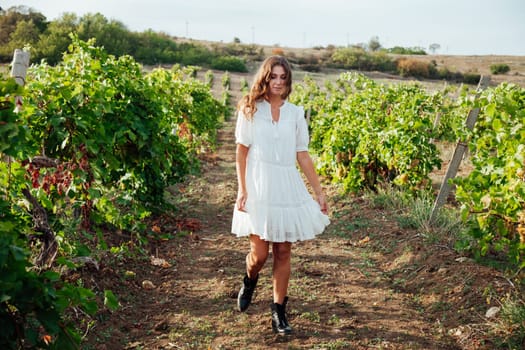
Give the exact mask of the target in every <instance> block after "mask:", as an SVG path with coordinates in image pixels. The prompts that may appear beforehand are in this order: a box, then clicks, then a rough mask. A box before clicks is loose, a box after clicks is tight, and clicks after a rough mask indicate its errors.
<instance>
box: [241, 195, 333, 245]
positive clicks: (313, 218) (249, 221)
mask: <svg viewBox="0 0 525 350" xmlns="http://www.w3.org/2000/svg"><path fill="white" fill-rule="evenodd" d="M257 208H258V209H257V211H256V212H255V213H249V212H241V211H238V210H236V209H235V210H234V213H233V220H232V233H233V234H235V235H237V237H244V236H249V235H251V234H255V235H257V236H259V237H260V238H261V239H263V240H265V241H268V242H297V241H306V240H309V239H313V238H315V237H316V236H317V235H319V234H321V233H323V231H324V230H325V228H326V226H328V225H329V224H330V219H329V218H328V216H327V215H325V214H323V213H322V212H321V210H320V208H319V204H318V203H317V202H316V201H314V200H313V199H312V198H311V199H310V201H308V202H307V203H305V204H303V205H302V206H300V207H295V208H275V207H271V206H261V205H259V206H257Z"/></svg>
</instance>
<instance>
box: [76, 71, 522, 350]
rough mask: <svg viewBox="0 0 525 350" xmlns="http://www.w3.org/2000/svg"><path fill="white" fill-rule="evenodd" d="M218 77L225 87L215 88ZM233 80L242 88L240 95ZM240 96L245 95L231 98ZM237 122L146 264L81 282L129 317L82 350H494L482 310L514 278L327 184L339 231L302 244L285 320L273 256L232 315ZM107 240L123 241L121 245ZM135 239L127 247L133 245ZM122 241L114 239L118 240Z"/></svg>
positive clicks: (178, 197) (99, 325) (161, 223)
mask: <svg viewBox="0 0 525 350" xmlns="http://www.w3.org/2000/svg"><path fill="white" fill-rule="evenodd" d="M218 80H220V79H218ZM238 81H239V77H237V80H236V81H235V80H234V81H232V91H239V90H238V87H237V86H236V84H238ZM234 98H235V96H234ZM233 130H234V120H233V118H232V119H231V120H228V121H226V122H225V123H224V126H223V127H222V128H221V130H220V131H219V137H218V147H217V149H216V150H215V152H213V153H211V154H209V155H208V156H206V157H205V158H203V165H202V174H201V175H199V176H194V177H189V178H188V179H187V181H186V182H185V183H183V184H180V185H178V186H176V187H173V188H170V200H171V202H172V203H173V204H174V206H175V207H176V210H174V211H173V212H171V213H165V214H164V215H161V216H156V217H155V218H151V219H150V220H149V221H148V226H149V228H150V230H151V232H152V235H151V237H149V242H148V243H147V244H146V245H142V246H140V248H141V249H144V250H145V254H142V253H134V252H136V250H135V249H134V248H137V247H139V246H138V245H135V246H133V245H132V244H128V245H127V247H128V248H129V251H128V252H127V253H125V252H124V253H122V254H108V255H107V256H105V257H103V258H101V260H100V262H99V266H98V269H97V268H95V267H93V266H92V267H90V266H86V267H84V268H83V270H81V271H80V274H81V278H82V280H83V283H84V284H85V285H87V286H91V287H92V288H94V290H95V291H96V292H97V293H99V294H102V292H103V291H104V290H107V289H109V290H112V291H113V292H114V293H115V294H116V295H117V297H118V299H119V303H120V308H119V309H118V310H117V311H109V310H107V309H104V308H102V310H101V312H99V314H98V315H97V317H96V319H95V320H96V322H95V323H94V324H93V325H91V326H88V325H85V326H84V329H85V336H86V341H85V343H84V345H83V348H85V349H429V350H431V349H435V350H438V349H439V350H443V349H451V350H452V349H463V350H470V349H494V348H495V344H494V343H493V342H492V340H491V338H490V336H489V335H488V333H487V332H485V328H484V325H485V324H486V319H485V312H486V311H487V309H489V308H490V307H491V306H499V305H498V304H497V298H496V297H495V296H498V295H500V296H501V295H504V293H506V292H507V291H511V289H512V284H511V283H510V282H509V281H508V280H507V279H506V278H505V276H504V275H503V274H502V273H501V272H499V271H497V270H495V269H493V268H490V267H486V266H482V265H480V264H477V263H476V262H474V261H473V260H472V259H471V258H469V257H467V256H461V255H459V254H458V253H456V252H455V251H454V249H452V246H451V245H452V243H450V242H448V241H447V239H446V237H445V238H443V237H438V238H437V239H434V240H432V239H431V238H429V237H425V236H424V235H422V234H420V233H419V232H418V231H417V230H414V229H407V228H403V227H402V225H401V224H400V221H399V220H398V219H399V217H400V215H401V213H399V212H396V211H393V210H389V209H385V208H382V207H381V206H378V205H374V204H373V202H372V201H370V200H369V198H368V197H366V196H359V195H342V194H340V193H339V192H338V191H337V188H336V187H335V186H333V185H331V184H329V183H325V184H324V185H325V188H326V190H327V192H328V194H329V198H330V206H331V210H330V212H331V214H330V215H331V221H332V222H331V224H330V226H329V227H328V229H327V230H326V231H325V233H323V234H322V235H321V236H319V237H318V238H316V239H315V240H311V241H306V242H300V243H297V244H295V245H294V248H293V256H292V277H291V281H290V286H289V298H290V300H289V304H288V319H289V321H290V324H291V325H292V326H293V328H294V333H293V335H290V336H277V335H274V334H273V333H272V329H271V323H270V307H269V305H270V302H271V295H272V289H271V267H272V261H271V256H270V258H269V260H268V261H267V263H266V265H265V267H264V268H263V270H262V272H261V275H260V279H259V285H258V287H257V290H256V292H255V296H254V301H253V304H252V305H251V306H250V308H249V309H248V310H247V311H246V312H245V313H240V312H238V311H237V310H236V297H237V293H238V290H239V288H240V285H241V281H242V277H243V274H244V269H245V265H244V264H245V263H244V261H245V256H246V253H247V251H248V248H249V246H248V240H247V239H238V238H236V237H235V236H234V235H232V234H230V225H231V214H232V209H233V203H234V200H235V196H236V177H235V146H234V140H233ZM111 237H113V238H110V237H108V241H110V240H115V235H113V236H111ZM123 242H125V240H123ZM117 243H118V242H113V244H117Z"/></svg>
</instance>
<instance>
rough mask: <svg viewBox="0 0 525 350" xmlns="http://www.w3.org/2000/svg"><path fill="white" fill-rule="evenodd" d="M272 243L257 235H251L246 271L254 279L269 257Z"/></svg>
mask: <svg viewBox="0 0 525 350" xmlns="http://www.w3.org/2000/svg"><path fill="white" fill-rule="evenodd" d="M269 249H270V243H269V242H266V241H263V240H262V239H261V238H260V237H259V236H257V235H250V252H249V253H248V255H246V273H247V274H248V277H249V278H251V279H254V278H256V277H257V275H258V274H259V271H261V269H262V268H263V266H264V263H265V262H266V259H268V251H269Z"/></svg>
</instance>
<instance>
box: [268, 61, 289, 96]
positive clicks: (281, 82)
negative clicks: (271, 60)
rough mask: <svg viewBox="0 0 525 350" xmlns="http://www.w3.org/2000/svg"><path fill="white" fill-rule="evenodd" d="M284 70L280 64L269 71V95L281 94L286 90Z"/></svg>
mask: <svg viewBox="0 0 525 350" xmlns="http://www.w3.org/2000/svg"><path fill="white" fill-rule="evenodd" d="M286 78H287V77H286V71H285V70H284V68H283V67H282V66H274V67H273V68H272V72H271V73H270V82H269V84H268V85H269V90H268V95H269V97H275V96H281V95H282V94H283V93H284V92H285V91H286Z"/></svg>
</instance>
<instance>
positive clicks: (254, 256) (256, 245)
mask: <svg viewBox="0 0 525 350" xmlns="http://www.w3.org/2000/svg"><path fill="white" fill-rule="evenodd" d="M269 249H270V244H269V243H268V242H266V241H263V240H262V239H260V238H259V236H256V235H250V252H249V253H248V255H246V275H245V276H244V279H243V282H242V287H241V290H240V291H239V295H238V296H237V308H238V309H239V311H241V312H243V311H246V309H247V308H248V306H250V304H251V302H252V296H253V292H254V291H255V287H256V286H257V280H258V279H259V271H261V269H262V268H263V266H264V263H265V262H266V259H267V258H268V250H269Z"/></svg>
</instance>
